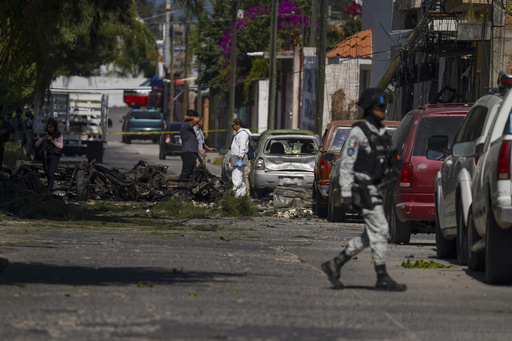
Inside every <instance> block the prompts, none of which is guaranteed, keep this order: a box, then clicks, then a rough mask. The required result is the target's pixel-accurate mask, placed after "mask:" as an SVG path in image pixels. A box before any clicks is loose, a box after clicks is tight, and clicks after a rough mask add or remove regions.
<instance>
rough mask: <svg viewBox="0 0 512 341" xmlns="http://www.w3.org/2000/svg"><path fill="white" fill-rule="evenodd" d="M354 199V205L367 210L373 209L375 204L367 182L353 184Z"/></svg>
mask: <svg viewBox="0 0 512 341" xmlns="http://www.w3.org/2000/svg"><path fill="white" fill-rule="evenodd" d="M352 199H353V200H354V205H355V206H357V207H359V208H366V209H367V210H373V208H374V207H375V204H374V203H373V202H372V198H371V196H370V191H369V190H368V186H367V185H366V184H353V185H352Z"/></svg>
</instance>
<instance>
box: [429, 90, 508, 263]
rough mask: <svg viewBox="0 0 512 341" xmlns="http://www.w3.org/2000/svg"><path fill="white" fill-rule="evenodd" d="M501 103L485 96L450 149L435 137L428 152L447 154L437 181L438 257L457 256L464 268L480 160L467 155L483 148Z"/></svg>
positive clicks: (469, 116)
mask: <svg viewBox="0 0 512 341" xmlns="http://www.w3.org/2000/svg"><path fill="white" fill-rule="evenodd" d="M501 102H502V98H501V97H499V96H495V95H486V96H483V97H482V98H480V99H479V100H478V101H476V102H475V104H474V105H473V107H472V108H471V110H470V111H469V113H468V115H467V116H466V118H465V119H464V121H463V122H462V126H461V127H460V130H459V131H458V133H457V135H456V136H455V140H454V145H453V148H452V149H451V150H450V149H449V148H447V147H448V141H449V138H448V136H434V137H432V138H431V141H430V142H429V150H427V155H429V154H432V150H431V148H432V147H431V145H434V146H435V145H437V146H438V147H437V151H438V152H441V153H444V154H445V155H447V157H446V158H445V159H444V162H443V164H442V166H441V169H440V170H439V172H438V173H437V177H436V181H435V208H436V210H435V212H436V226H435V229H436V249H437V256H438V257H440V258H455V257H457V259H458V262H459V264H461V265H465V264H466V263H467V245H466V244H467V241H466V239H465V235H464V234H465V233H466V226H467V217H468V213H469V208H470V206H471V203H472V195H471V183H472V181H473V174H474V172H475V169H476V163H477V160H478V159H477V158H475V155H473V154H472V155H468V151H471V150H473V149H474V148H475V146H478V148H479V149H481V148H482V147H483V145H484V142H485V139H486V137H487V135H488V133H489V129H490V127H491V125H492V122H493V121H494V119H495V115H496V113H497V112H498V107H499V106H500V104H501ZM468 148H469V149H468Z"/></svg>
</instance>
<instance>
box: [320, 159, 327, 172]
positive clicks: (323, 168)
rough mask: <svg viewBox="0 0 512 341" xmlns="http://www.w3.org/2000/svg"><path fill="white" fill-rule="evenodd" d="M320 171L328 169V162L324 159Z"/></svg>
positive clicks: (321, 161) (321, 160)
mask: <svg viewBox="0 0 512 341" xmlns="http://www.w3.org/2000/svg"><path fill="white" fill-rule="evenodd" d="M320 169H321V170H325V169H327V161H325V160H324V159H322V158H320Z"/></svg>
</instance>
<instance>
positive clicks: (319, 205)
mask: <svg viewBox="0 0 512 341" xmlns="http://www.w3.org/2000/svg"><path fill="white" fill-rule="evenodd" d="M315 208H316V209H315V214H316V215H317V216H318V217H319V218H327V214H328V210H327V205H326V202H324V200H322V195H321V194H320V193H319V192H318V190H317V191H316V207H315Z"/></svg>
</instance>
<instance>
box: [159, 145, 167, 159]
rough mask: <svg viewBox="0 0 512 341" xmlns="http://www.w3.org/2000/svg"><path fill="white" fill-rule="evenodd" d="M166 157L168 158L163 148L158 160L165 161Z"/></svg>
mask: <svg viewBox="0 0 512 341" xmlns="http://www.w3.org/2000/svg"><path fill="white" fill-rule="evenodd" d="M165 156H166V155H165V153H164V151H163V149H162V148H160V152H159V153H158V158H159V159H160V160H165Z"/></svg>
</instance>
